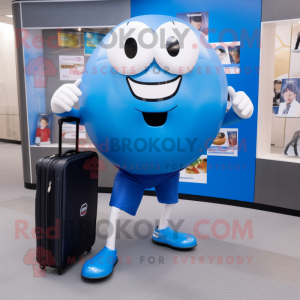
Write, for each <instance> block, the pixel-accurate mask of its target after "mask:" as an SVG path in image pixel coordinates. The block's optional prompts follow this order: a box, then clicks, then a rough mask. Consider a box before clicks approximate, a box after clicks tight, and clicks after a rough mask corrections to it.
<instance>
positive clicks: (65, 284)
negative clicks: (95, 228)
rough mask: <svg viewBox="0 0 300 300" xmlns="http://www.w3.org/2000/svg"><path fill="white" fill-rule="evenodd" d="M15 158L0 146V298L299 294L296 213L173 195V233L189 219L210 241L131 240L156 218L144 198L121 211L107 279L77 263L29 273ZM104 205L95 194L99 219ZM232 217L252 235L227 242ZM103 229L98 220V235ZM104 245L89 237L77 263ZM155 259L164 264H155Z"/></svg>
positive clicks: (14, 151) (105, 199)
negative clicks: (86, 273) (121, 230)
mask: <svg viewBox="0 0 300 300" xmlns="http://www.w3.org/2000/svg"><path fill="white" fill-rule="evenodd" d="M21 160H22V158H21V147H20V146H19V145H12V144H3V143H0V166H1V167H0V234H1V242H0V253H1V258H0V260H1V268H0V295H1V296H0V297H1V299H31V300H32V299H52V298H53V299H72V300H75V299H84V298H86V299H99V298H100V299H231V300H232V299H300V219H299V218H296V217H291V216H285V215H280V214H274V213H268V212H262V211H255V210H251V209H244V208H238V207H230V206H224V205H217V204H209V203H200V202H193V201H186V200H180V201H179V204H178V205H177V207H176V210H175V211H174V214H173V219H174V222H178V221H179V220H183V223H182V225H181V227H180V230H181V231H184V232H189V233H193V230H194V229H193V228H194V226H195V224H196V222H197V221H199V220H204V219H206V220H209V222H210V223H209V225H201V226H200V233H201V234H203V235H204V234H209V237H210V238H209V239H201V238H198V239H197V240H198V246H197V247H196V248H195V249H194V250H193V251H190V252H181V251H175V250H172V249H169V248H165V247H160V246H156V245H154V244H152V243H151V241H150V238H149V237H147V238H145V239H141V238H139V233H140V234H142V235H147V234H146V233H147V231H148V227H147V226H146V225H145V224H143V223H145V222H146V221H149V222H150V224H151V226H150V227H153V226H154V224H155V223H156V222H157V219H159V216H160V212H161V208H162V207H161V205H160V204H159V203H158V202H157V201H156V199H155V198H153V197H144V199H143V201H142V204H141V206H140V208H139V211H138V214H137V216H136V217H135V218H132V217H131V216H129V215H126V214H125V213H123V215H122V216H121V225H122V224H124V222H125V221H126V220H130V221H131V222H130V223H129V225H128V226H127V227H126V230H127V232H128V233H129V235H130V236H129V237H125V236H124V234H120V237H119V238H118V239H117V250H118V255H119V256H122V259H121V262H119V263H118V265H116V267H115V270H114V273H113V275H112V276H111V277H110V278H108V279H107V280H105V281H102V282H86V281H83V280H82V279H81V277H80V270H81V266H82V263H80V262H79V263H77V264H76V265H74V266H72V267H70V268H69V269H67V270H66V272H65V273H64V274H63V275H62V276H59V275H58V274H57V272H56V271H55V270H52V269H47V270H46V273H41V272H39V270H38V271H36V272H35V275H36V276H34V271H33V269H34V267H33V266H32V265H26V264H25V263H24V261H23V259H24V256H25V255H26V254H27V252H28V251H29V250H31V249H34V248H35V240H34V239H33V238H32V236H31V234H30V232H31V230H32V229H33V228H34V197H35V192H34V191H31V190H26V189H25V188H23V178H22V163H21ZM108 203H109V194H99V205H98V220H99V221H100V220H102V219H107V217H108V213H109V206H108ZM220 219H221V220H224V221H226V222H228V223H229V224H230V234H229V236H228V237H227V238H225V239H220V238H215V237H214V236H213V232H214V229H213V227H212V224H213V223H214V222H215V221H216V220H220ZM145 220H146V221H145ZM233 220H238V221H239V223H240V224H241V226H242V227H243V226H244V224H245V222H246V221H247V220H249V221H248V222H251V223H252V229H253V238H251V236H250V238H249V234H248V233H247V234H246V236H245V237H244V238H243V239H242V238H241V237H240V236H239V235H238V236H237V238H236V239H233V237H232V233H233V231H234V230H233V227H234V226H233ZM16 222H23V223H24V224H28V229H27V230H26V233H27V234H28V236H27V238H25V237H24V236H22V235H21V236H20V237H18V236H16V230H15V226H16V225H15V224H16ZM139 224H141V225H140V226H138V225H139ZM137 227H138V229H139V233H137V232H136V228H137ZM150 229H151V228H150ZM105 232H106V225H105V224H104V225H103V224H102V225H101V226H100V227H99V236H100V235H102V234H104V233H105ZM224 232H225V229H224V226H223V225H219V226H218V227H217V229H216V233H217V234H219V235H222V234H224ZM215 235H216V234H215ZM104 245H105V240H104V239H103V238H100V237H97V239H96V243H95V245H94V247H93V250H92V252H91V253H90V254H87V255H84V257H83V260H85V259H87V258H89V257H91V256H92V255H93V254H95V253H97V252H98V251H99V250H101V248H102V247H103V246H104ZM159 257H162V258H161V260H163V262H164V263H160V264H159ZM238 257H239V258H238ZM148 259H150V262H153V260H154V259H155V262H154V263H152V264H151V263H149V261H148ZM200 259H202V261H204V264H203V263H201V264H200V263H199V260H200ZM232 259H233V263H231V262H232ZM237 259H239V263H238V262H237ZM249 259H250V263H249ZM227 260H228V262H229V263H228V262H227ZM43 275H45V276H43Z"/></svg>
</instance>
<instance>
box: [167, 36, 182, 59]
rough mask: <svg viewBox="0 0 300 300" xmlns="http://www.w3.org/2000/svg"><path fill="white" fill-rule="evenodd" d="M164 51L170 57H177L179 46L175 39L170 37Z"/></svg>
mask: <svg viewBox="0 0 300 300" xmlns="http://www.w3.org/2000/svg"><path fill="white" fill-rule="evenodd" d="M166 49H167V51H168V53H169V54H170V56H173V57H175V56H177V55H178V53H179V50H180V45H179V42H178V40H177V39H176V37H174V36H170V37H169V38H168V39H167V42H166Z"/></svg>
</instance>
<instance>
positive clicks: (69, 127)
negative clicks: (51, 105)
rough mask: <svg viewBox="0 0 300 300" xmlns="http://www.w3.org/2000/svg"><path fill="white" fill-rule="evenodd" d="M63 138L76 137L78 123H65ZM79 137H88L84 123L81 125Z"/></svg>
mask: <svg viewBox="0 0 300 300" xmlns="http://www.w3.org/2000/svg"><path fill="white" fill-rule="evenodd" d="M62 138H64V139H76V125H73V124H68V123H64V124H63V126H62ZM79 138H80V139H85V138H86V130H85V127H84V126H83V125H79Z"/></svg>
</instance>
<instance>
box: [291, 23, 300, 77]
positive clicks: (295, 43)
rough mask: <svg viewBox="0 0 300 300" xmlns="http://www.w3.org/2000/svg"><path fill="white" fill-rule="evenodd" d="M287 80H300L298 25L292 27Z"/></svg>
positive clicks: (299, 33)
mask: <svg viewBox="0 0 300 300" xmlns="http://www.w3.org/2000/svg"><path fill="white" fill-rule="evenodd" d="M290 54H291V58H290V65H289V67H290V68H289V78H300V23H298V22H297V23H296V24H294V25H293V26H292V40H291V52H290Z"/></svg>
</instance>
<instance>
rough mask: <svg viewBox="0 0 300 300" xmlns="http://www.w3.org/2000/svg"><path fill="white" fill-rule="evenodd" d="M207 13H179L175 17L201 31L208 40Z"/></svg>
mask: <svg viewBox="0 0 300 300" xmlns="http://www.w3.org/2000/svg"><path fill="white" fill-rule="evenodd" d="M208 16H209V14H208V11H202V12H190V13H180V14H177V15H176V17H177V18H178V19H181V20H184V21H186V22H187V23H190V24H191V25H192V26H193V27H194V28H196V30H198V31H201V32H202V33H203V34H204V36H205V38H206V40H208V21H209V17H208Z"/></svg>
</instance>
